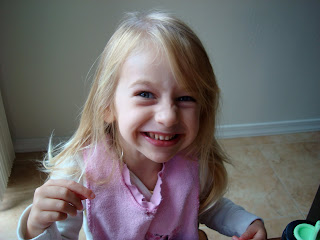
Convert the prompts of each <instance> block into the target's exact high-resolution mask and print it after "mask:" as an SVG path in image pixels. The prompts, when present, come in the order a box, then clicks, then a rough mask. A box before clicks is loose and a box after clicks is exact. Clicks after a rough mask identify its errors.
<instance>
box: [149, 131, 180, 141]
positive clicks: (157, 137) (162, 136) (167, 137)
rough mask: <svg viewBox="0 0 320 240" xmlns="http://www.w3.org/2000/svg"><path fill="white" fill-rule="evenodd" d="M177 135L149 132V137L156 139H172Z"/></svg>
mask: <svg viewBox="0 0 320 240" xmlns="http://www.w3.org/2000/svg"><path fill="white" fill-rule="evenodd" d="M174 136H175V135H166V136H164V135H161V134H154V133H149V137H151V138H153V139H155V140H161V141H163V140H165V141H168V140H171V139H172V138H173V137H174Z"/></svg>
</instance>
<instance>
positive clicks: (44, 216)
mask: <svg viewBox="0 0 320 240" xmlns="http://www.w3.org/2000/svg"><path fill="white" fill-rule="evenodd" d="M67 217H68V214H66V213H62V212H55V211H42V212H41V213H40V215H39V217H38V220H40V221H42V222H47V223H53V222H56V221H63V220H66V219H67Z"/></svg>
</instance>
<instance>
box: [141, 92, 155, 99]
mask: <svg viewBox="0 0 320 240" xmlns="http://www.w3.org/2000/svg"><path fill="white" fill-rule="evenodd" d="M138 96H140V97H143V98H154V95H153V94H152V93H150V92H141V93H139V94H138Z"/></svg>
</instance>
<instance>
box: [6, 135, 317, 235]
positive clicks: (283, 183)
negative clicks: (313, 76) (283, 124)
mask: <svg viewBox="0 0 320 240" xmlns="http://www.w3.org/2000/svg"><path fill="white" fill-rule="evenodd" d="M220 142H221V144H222V146H223V147H224V149H225V150H226V152H227V153H228V154H229V156H230V158H231V159H232V161H233V166H227V168H228V172H229V176H230V186H229V190H228V192H227V194H226V196H227V197H229V198H230V199H231V200H233V201H234V202H236V203H238V204H240V205H242V206H243V207H245V208H246V209H247V210H249V211H251V212H253V213H255V214H256V215H259V216H261V217H262V218H263V219H264V221H265V225H266V228H267V231H268V237H269V238H274V237H280V236H281V233H282V231H283V229H284V228H285V226H286V225H287V224H288V223H289V222H291V221H293V220H296V219H305V218H306V216H307V213H308V211H309V209H310V206H311V204H312V201H313V198H314V196H315V194H316V191H317V189H318V186H319V183H320V174H319V169H320V132H311V133H296V134H287V135H277V136H263V137H249V138H237V139H223V140H220ZM41 157H42V156H41V153H28V154H17V155H16V161H15V163H14V167H13V169H12V173H11V177H10V179H9V183H8V188H7V191H6V193H5V196H4V199H3V200H2V201H1V202H0V240H11V239H16V235H15V231H16V226H17V222H18V218H19V216H20V214H21V213H22V211H23V210H24V209H25V208H26V207H27V206H28V205H29V204H30V203H31V202H32V197H33V192H34V189H35V188H36V187H37V186H40V185H41V183H42V182H43V180H44V179H45V178H46V177H45V175H44V174H41V173H40V172H39V171H37V170H36V167H35V164H34V162H33V161H34V160H35V159H41ZM201 228H203V229H204V231H205V232H206V233H207V235H208V237H209V239H215V240H224V239H230V238H228V237H225V236H222V235H220V234H218V233H216V232H214V231H212V230H210V229H208V228H206V227H205V226H201ZM80 239H85V238H84V237H83V235H82V237H81V238H80Z"/></svg>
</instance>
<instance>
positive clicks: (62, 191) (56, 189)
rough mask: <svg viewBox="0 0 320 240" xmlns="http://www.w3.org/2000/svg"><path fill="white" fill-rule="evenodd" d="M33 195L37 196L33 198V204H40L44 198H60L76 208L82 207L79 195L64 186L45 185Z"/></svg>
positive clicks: (80, 208)
mask: <svg viewBox="0 0 320 240" xmlns="http://www.w3.org/2000/svg"><path fill="white" fill-rule="evenodd" d="M35 195H36V196H37V198H35V204H36V205H37V206H38V205H39V206H41V203H42V201H44V200H46V199H57V200H62V201H65V202H66V203H70V204H72V205H73V206H75V207H76V208H77V209H78V210H82V209H83V206H82V203H81V200H82V198H79V196H78V195H77V194H76V193H74V192H72V191H71V190H69V189H68V188H66V187H60V186H46V187H43V188H40V189H37V190H36V193H35ZM38 196H40V197H38Z"/></svg>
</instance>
